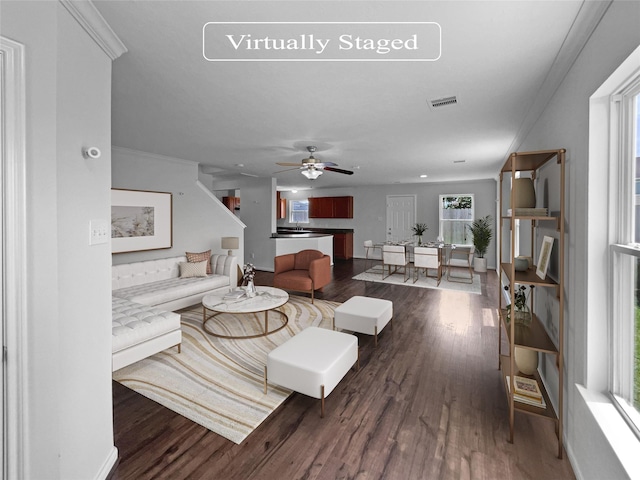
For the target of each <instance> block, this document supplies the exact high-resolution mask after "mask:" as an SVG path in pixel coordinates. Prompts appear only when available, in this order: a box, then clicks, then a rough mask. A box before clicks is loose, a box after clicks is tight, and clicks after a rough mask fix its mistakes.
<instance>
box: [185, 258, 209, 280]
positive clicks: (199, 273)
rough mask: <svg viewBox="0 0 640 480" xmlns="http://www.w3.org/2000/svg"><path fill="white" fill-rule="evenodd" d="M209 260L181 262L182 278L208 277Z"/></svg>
mask: <svg viewBox="0 0 640 480" xmlns="http://www.w3.org/2000/svg"><path fill="white" fill-rule="evenodd" d="M208 264H209V262H208V261H207V260H204V261H202V262H182V263H181V264H180V278H191V277H206V276H207V265H208Z"/></svg>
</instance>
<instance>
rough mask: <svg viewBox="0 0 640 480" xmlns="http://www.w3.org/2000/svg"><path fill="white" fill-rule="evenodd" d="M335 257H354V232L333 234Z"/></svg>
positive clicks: (346, 258)
mask: <svg viewBox="0 0 640 480" xmlns="http://www.w3.org/2000/svg"><path fill="white" fill-rule="evenodd" d="M333 258H339V259H341V260H349V259H350V258H353V233H334V234H333Z"/></svg>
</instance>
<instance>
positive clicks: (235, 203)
mask: <svg viewBox="0 0 640 480" xmlns="http://www.w3.org/2000/svg"><path fill="white" fill-rule="evenodd" d="M222 203H224V206H225V207H227V208H228V209H229V210H231V211H232V212H235V211H236V210H240V197H222Z"/></svg>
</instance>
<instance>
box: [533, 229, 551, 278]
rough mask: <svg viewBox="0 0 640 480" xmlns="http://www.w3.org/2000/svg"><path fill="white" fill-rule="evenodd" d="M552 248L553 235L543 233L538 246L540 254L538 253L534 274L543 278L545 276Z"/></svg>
mask: <svg viewBox="0 0 640 480" xmlns="http://www.w3.org/2000/svg"><path fill="white" fill-rule="evenodd" d="M552 248H553V237H549V236H547V235H545V236H544V237H543V238H542V245H541V246H540V255H538V266H537V267H536V275H538V277H540V278H541V279H542V280H544V279H545V278H546V276H547V269H548V268H549V260H550V259H551V250H552Z"/></svg>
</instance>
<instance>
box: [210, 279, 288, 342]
mask: <svg viewBox="0 0 640 480" xmlns="http://www.w3.org/2000/svg"><path fill="white" fill-rule="evenodd" d="M228 296H229V292H221V293H210V294H209V295H205V297H204V298H203V299H202V328H203V330H204V331H205V332H207V333H208V334H209V335H213V336H214V337H219V338H231V339H235V338H256V337H264V336H265V335H269V334H270V333H275V332H277V331H279V330H282V329H283V328H284V327H285V326H286V325H287V323H288V322H289V317H287V314H286V313H284V312H283V311H281V310H276V308H278V307H281V306H282V305H284V304H285V303H287V302H288V301H289V294H288V293H287V292H285V291H284V290H280V289H279V288H274V287H256V295H255V296H254V297H247V296H246V295H245V296H242V297H240V298H225V297H228ZM270 311H273V312H276V313H279V314H280V315H281V316H282V318H283V319H284V321H283V322H282V325H281V326H279V327H278V328H276V329H274V330H269V312H270ZM208 312H213V313H209V314H208ZM259 312H264V331H263V332H262V333H258V334H256V335H222V334H220V333H215V332H213V331H211V330H208V329H207V322H209V321H211V320H212V319H213V318H215V317H217V316H218V315H221V314H223V313H229V314H233V315H242V314H245V315H246V314H251V313H259Z"/></svg>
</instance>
